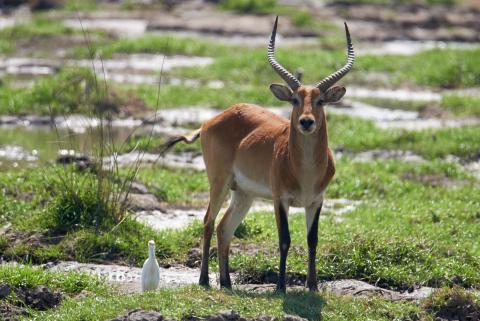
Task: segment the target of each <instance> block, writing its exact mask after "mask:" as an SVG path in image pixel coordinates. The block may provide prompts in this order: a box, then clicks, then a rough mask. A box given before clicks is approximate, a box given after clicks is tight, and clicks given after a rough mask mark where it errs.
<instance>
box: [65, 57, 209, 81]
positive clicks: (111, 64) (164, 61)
mask: <svg viewBox="0 0 480 321" xmlns="http://www.w3.org/2000/svg"><path fill="white" fill-rule="evenodd" d="M66 63H67V64H68V65H74V66H79V67H89V68H91V67H92V66H94V67H95V70H97V72H98V73H99V74H101V73H102V72H103V69H105V70H106V72H107V73H108V72H109V71H110V70H123V71H125V70H128V69H133V70H138V71H156V72H159V71H161V70H162V69H163V71H169V70H172V69H173V68H179V67H194V66H200V67H203V66H208V65H209V64H211V63H213V58H210V57H195V56H181V55H175V56H164V55H154V54H130V55H118V56H117V57H116V58H112V59H104V60H100V59H95V60H93V61H92V60H67V62H66ZM162 65H163V67H162ZM107 77H108V74H107Z"/></svg>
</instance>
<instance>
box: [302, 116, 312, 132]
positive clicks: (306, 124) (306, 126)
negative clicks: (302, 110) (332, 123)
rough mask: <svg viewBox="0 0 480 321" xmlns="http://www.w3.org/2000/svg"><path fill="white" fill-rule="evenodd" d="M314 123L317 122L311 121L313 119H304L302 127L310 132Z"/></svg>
mask: <svg viewBox="0 0 480 321" xmlns="http://www.w3.org/2000/svg"><path fill="white" fill-rule="evenodd" d="M314 122H315V121H314V120H313V119H311V118H302V119H300V125H301V126H302V128H303V129H304V130H309V129H310V127H312V125H313V123H314Z"/></svg>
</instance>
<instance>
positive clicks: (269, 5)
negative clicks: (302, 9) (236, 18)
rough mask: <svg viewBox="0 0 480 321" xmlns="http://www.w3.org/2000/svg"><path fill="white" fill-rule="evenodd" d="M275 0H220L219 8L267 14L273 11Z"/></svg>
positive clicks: (275, 5)
mask: <svg viewBox="0 0 480 321" xmlns="http://www.w3.org/2000/svg"><path fill="white" fill-rule="evenodd" d="M276 7H277V0H221V1H220V8H223V9H226V10H232V11H236V12H239V13H256V14H267V13H272V12H274V11H275V9H276Z"/></svg>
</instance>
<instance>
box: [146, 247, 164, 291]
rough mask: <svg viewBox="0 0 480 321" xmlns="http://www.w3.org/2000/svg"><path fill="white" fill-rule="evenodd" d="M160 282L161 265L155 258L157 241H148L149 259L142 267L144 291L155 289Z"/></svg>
mask: <svg viewBox="0 0 480 321" xmlns="http://www.w3.org/2000/svg"><path fill="white" fill-rule="evenodd" d="M159 282H160V267H159V266H158V262H157V259H156V258H155V242H154V241H149V242H148V259H146V260H145V263H143V268H142V292H145V291H153V290H156V289H157V288H158V283H159Z"/></svg>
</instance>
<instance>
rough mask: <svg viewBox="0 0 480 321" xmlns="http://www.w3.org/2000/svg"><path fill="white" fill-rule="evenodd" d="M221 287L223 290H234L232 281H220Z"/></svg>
mask: <svg viewBox="0 0 480 321" xmlns="http://www.w3.org/2000/svg"><path fill="white" fill-rule="evenodd" d="M220 287H221V288H223V289H228V290H231V289H232V282H231V281H230V280H220Z"/></svg>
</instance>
